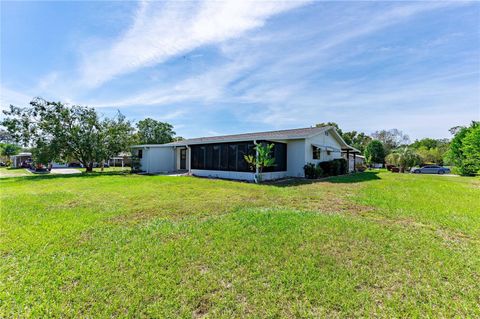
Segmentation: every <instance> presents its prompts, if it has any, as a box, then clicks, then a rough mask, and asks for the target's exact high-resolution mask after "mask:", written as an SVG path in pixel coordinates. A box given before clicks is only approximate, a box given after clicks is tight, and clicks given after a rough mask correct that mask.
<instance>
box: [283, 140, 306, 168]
mask: <svg viewBox="0 0 480 319" xmlns="http://www.w3.org/2000/svg"><path fill="white" fill-rule="evenodd" d="M305 155H306V153H305V140H304V139H301V140H291V141H288V143H287V176H291V177H305V173H304V171H303V166H304V165H305Z"/></svg>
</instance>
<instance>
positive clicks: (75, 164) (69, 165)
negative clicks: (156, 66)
mask: <svg viewBox="0 0 480 319" xmlns="http://www.w3.org/2000/svg"><path fill="white" fill-rule="evenodd" d="M68 167H82V164H80V163H75V162H72V163H68Z"/></svg>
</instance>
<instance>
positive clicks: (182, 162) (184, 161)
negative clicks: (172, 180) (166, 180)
mask: <svg viewBox="0 0 480 319" xmlns="http://www.w3.org/2000/svg"><path fill="white" fill-rule="evenodd" d="M180 169H187V149H185V148H182V149H181V150H180Z"/></svg>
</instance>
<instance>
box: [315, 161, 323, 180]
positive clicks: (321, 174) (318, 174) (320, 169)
mask: <svg viewBox="0 0 480 319" xmlns="http://www.w3.org/2000/svg"><path fill="white" fill-rule="evenodd" d="M315 173H316V174H317V178H319V177H322V176H323V169H322V168H321V167H320V165H318V164H317V166H316V167H315Z"/></svg>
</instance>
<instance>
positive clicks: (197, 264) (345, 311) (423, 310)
mask: <svg viewBox="0 0 480 319" xmlns="http://www.w3.org/2000/svg"><path fill="white" fill-rule="evenodd" d="M0 196H1V197H0V199H1V218H0V231H1V233H0V236H1V237H0V253H1V257H2V262H1V263H0V317H2V318H6V317H22V318H23V317H63V318H78V317H88V318H107V317H108V318H111V317H146V318H151V317H160V318H164V317H166V318H173V317H175V318H176V317H184V318H191V317H194V318H198V317H211V318H218V317H224V318H231V317H252V318H258V317H361V316H363V317H388V318H391V317H419V316H422V317H455V316H457V317H479V316H480V306H479V305H480V179H479V178H463V177H455V176H452V177H450V176H428V175H410V174H404V175H402V174H392V173H389V172H384V171H381V172H366V173H361V174H357V175H352V176H347V177H337V178H331V179H327V180H324V181H321V182H314V183H302V182H294V183H287V184H269V185H254V184H247V183H239V182H230V181H221V180H209V179H201V178H193V177H170V176H137V175H128V174H122V173H116V172H110V173H109V174H99V173H94V174H91V175H85V174H79V175H71V176H67V175H63V176H59V175H57V176H53V175H49V176H36V175H35V176H23V177H6V178H2V179H0Z"/></svg>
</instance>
